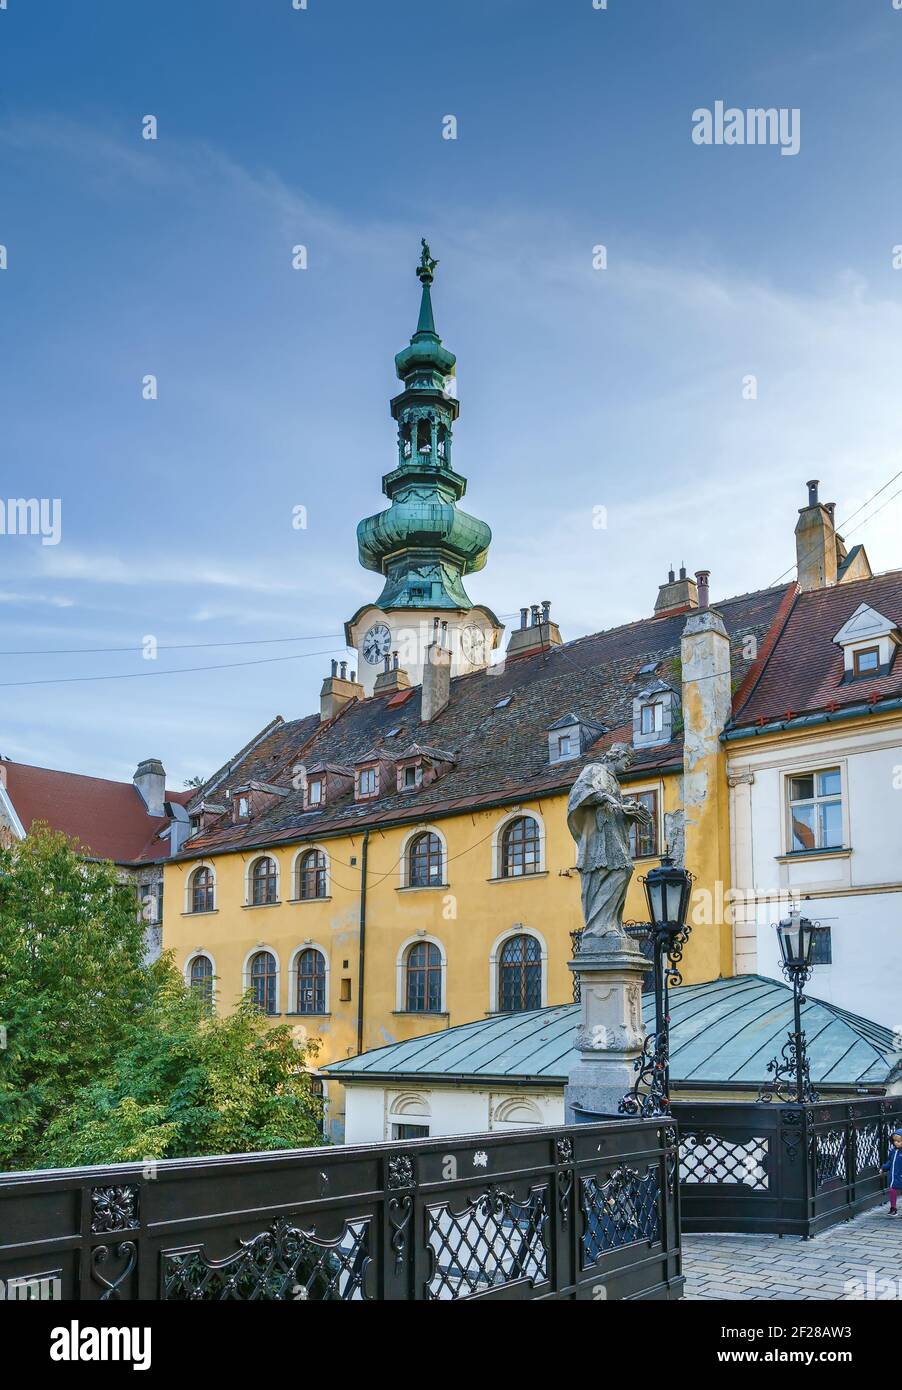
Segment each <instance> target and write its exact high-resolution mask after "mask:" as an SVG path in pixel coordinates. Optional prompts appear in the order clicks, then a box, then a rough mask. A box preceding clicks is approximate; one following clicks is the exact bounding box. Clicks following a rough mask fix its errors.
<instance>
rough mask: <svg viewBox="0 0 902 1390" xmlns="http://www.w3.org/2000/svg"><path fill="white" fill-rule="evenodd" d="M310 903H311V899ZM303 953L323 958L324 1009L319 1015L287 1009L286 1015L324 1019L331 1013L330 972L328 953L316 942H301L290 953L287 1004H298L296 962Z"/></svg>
mask: <svg viewBox="0 0 902 1390" xmlns="http://www.w3.org/2000/svg"><path fill="white" fill-rule="evenodd" d="M311 901H313V899H311ZM304 951H318V952H319V954H320V955H321V956H322V958H323V961H324V964H325V969H324V979H323V1003H324V1004H325V1008H324V1009H323V1010H322V1012H321V1013H319V1012H317V1013H309V1014H308V1013H301V1011H300V1010H299V1009H297V1008H290V1009H287V1010H286V1013H288V1014H290V1015H291V1016H292V1017H293V1018H324V1017H325V1016H326V1014H329V1013H331V1011H332V1010H331V997H330V994H329V983H330V981H329V976H330V973H331V972H330V967H329V952H328V951H327V950H326V948H325V946H321V945H320V943H319V942H318V941H303V942H302V943H301V945H300V946H295V948H294V950H293V951H292V953H291V959H290V960H289V962H288V1001H287V1002H288V1003H289V1004H292V1005H296V1004H297V1002H298V962H299V960H300V958H301V956H302V955H303V953H304Z"/></svg>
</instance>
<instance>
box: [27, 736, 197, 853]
mask: <svg viewBox="0 0 902 1390" xmlns="http://www.w3.org/2000/svg"><path fill="white" fill-rule="evenodd" d="M3 768H4V770H5V772H6V790H7V792H8V794H9V797H10V800H11V801H12V804H13V807H14V808H15V812H16V815H17V816H18V817H19V820H20V821H21V822H22V824H23V826H24V827H25V831H26V833H27V832H28V831H29V830H30V829H31V827H32V825H33V824H34V823H35V821H46V822H47V823H48V824H49V825H50V826H52V828H53V829H54V830H60V831H62V832H63V834H64V835H68V836H70V837H71V838H73V839H75V838H77V839H78V840H79V841H80V844H81V846H82V848H83V849H84V850H85V851H86V852H88V853H90V854H91V855H93V856H94V857H96V858H98V859H112V860H113V861H114V862H115V863H117V864H130V863H135V862H142V861H149V860H154V859H165V858H168V857H169V841H168V839H166V840H161V839H160V838H159V834H160V831H161V830H164V829H165V828H166V826H167V825H168V824H169V821H168V819H167V818H166V817H165V816H149V815H148V814H147V811H146V810H145V807H144V802H143V801H142V799H141V794H140V792H139V791H138V789H137V788H136V787H135V786H134V785H133V784H132V783H131V782H108V781H107V780H106V779H105V778H103V777H84V776H82V775H81V774H80V773H77V772H57V771H55V770H54V769H53V768H49V767H30V766H29V765H28V764H27V763H15V762H9V761H7V760H4V762H3ZM193 795H194V792H193V791H181V792H170V791H168V792H166V799H167V800H168V801H177V802H180V803H181V804H182V805H185V804H186V803H187V801H188V800H189V799H190V797H192V796H193Z"/></svg>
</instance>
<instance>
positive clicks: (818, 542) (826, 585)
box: [796, 478, 837, 594]
mask: <svg viewBox="0 0 902 1390" xmlns="http://www.w3.org/2000/svg"><path fill="white" fill-rule="evenodd" d="M817 490H818V479H817V478H811V479H810V480H809V482H808V505H807V507H801V508H800V509H799V519H798V521H797V522H796V560H797V563H798V567H799V588H800V589H801V590H802V593H803V594H804V593H808V592H809V591H810V590H811V589H830V588H832V587H833V585H834V584H835V583H836V572H837V553H836V550H837V548H836V525H835V522H834V519H833V507H834V504H833V503H832V502H831V503H828V504H826V505H825V504H824V503H823V502H819V501H818V495H817Z"/></svg>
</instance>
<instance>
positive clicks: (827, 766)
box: [780, 756, 851, 859]
mask: <svg viewBox="0 0 902 1390" xmlns="http://www.w3.org/2000/svg"><path fill="white" fill-rule="evenodd" d="M834 769H835V770H837V771H838V772H839V780H840V792H839V795H840V802H841V806H842V844H841V845H830V846H829V847H828V848H826V849H819V848H815V849H794V848H793V844H792V827H791V824H790V791H791V789H792V780H793V778H794V777H815V778H816V777H817V774H818V773H819V772H832V771H834ZM780 775H781V784H780V801H781V816H780V821H781V831H780V834H781V845H782V852H783V854H784V855H787V856H789V857H790V858H793V859H795V858H799V859H801V858H803V857H804V856H805V855H806V854H813V855H817V856H819V857H821V856H823V857H824V858H826V857H828V856H829V855H830V854H843V853H844V852H848V850H849V847H850V845H851V838H850V834H849V779H848V764H847V761H846V759H845V758H826V757H823V756H819V757H817V758H812V759H811V761H810V762H807V763H800V764H798V765H796V766H793V767H786V768H782V769H781V773H780ZM814 800H815V802H817V801H818V800H824V801H835V800H836V798H835V797H834V796H829V797H817V796H815V798H814Z"/></svg>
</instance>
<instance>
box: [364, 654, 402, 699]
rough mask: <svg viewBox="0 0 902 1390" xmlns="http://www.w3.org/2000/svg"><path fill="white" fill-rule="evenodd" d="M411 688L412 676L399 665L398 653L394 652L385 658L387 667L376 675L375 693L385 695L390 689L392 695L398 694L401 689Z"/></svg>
mask: <svg viewBox="0 0 902 1390" xmlns="http://www.w3.org/2000/svg"><path fill="white" fill-rule="evenodd" d="M409 689H410V677H409V676H408V674H407V672H406V671H404V670H402V669H401V667H400V666H399V665H398V653H397V652H392V654H391V656H386V658H385V669H384V670H383V671H380V672H379V674H378V676H377V677H376V684H375V685H374V686H373V694H374V695H385V694H386V692H389V691H390V692H391V694H392V695H396V694H397V693H398V691H399V690H409Z"/></svg>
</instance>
